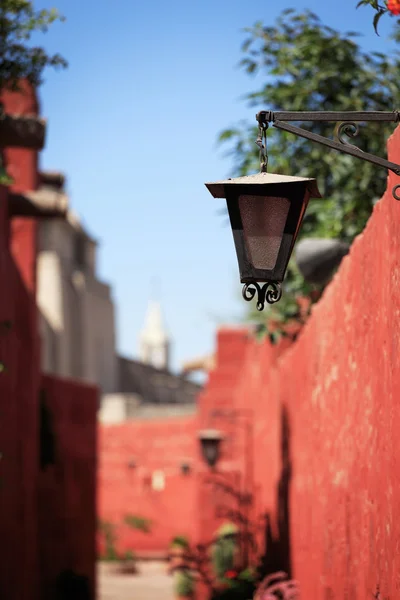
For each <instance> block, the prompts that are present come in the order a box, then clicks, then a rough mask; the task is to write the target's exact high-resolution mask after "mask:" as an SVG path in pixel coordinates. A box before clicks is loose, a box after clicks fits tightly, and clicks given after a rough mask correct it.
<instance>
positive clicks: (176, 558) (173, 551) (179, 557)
mask: <svg viewBox="0 0 400 600" xmlns="http://www.w3.org/2000/svg"><path fill="white" fill-rule="evenodd" d="M188 550H189V540H188V539H187V538H186V537H185V536H183V535H177V536H176V537H174V538H173V539H172V541H171V544H170V548H169V553H168V558H169V568H168V570H169V571H170V572H171V571H174V570H175V569H176V568H178V567H184V566H185V564H186V558H185V557H186V555H187V554H188Z"/></svg>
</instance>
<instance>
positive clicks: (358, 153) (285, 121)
mask: <svg viewBox="0 0 400 600" xmlns="http://www.w3.org/2000/svg"><path fill="white" fill-rule="evenodd" d="M256 119H257V121H258V125H259V127H260V128H262V127H264V128H265V126H266V125H267V124H268V123H271V122H272V125H273V127H276V128H277V129H281V130H282V131H287V132H288V133H293V134H294V135H297V136H299V137H302V138H305V139H307V140H310V141H312V142H316V143H317V144H321V145H322V146H327V147H328V148H331V149H332V150H336V151H338V152H341V153H344V154H349V155H350V156H354V157H355V158H360V159H361V160H364V161H367V162H370V163H372V164H374V165H377V166H378V167H383V168H384V169H388V170H389V171H392V172H393V173H395V174H396V175H400V165H399V164H397V163H393V162H391V161H389V160H386V159H384V158H381V157H379V156H375V155H374V154H370V153H369V152H364V151H363V150H361V148H358V146H354V145H353V144H350V143H349V142H348V141H346V140H345V139H344V137H343V136H344V135H346V136H347V137H350V138H353V137H356V135H357V134H358V125H357V123H363V122H365V123H368V122H374V123H378V122H382V123H384V122H386V123H387V122H392V123H399V122H400V111H398V110H394V111H393V112H383V111H363V112H359V111H348V112H346V111H345V112H340V111H315V112H302V111H297V112H296V111H295V112H288V111H282V112H272V111H267V110H262V111H260V112H259V113H258V114H257V115H256ZM293 121H298V122H301V123H304V122H306V121H310V122H314V123H315V122H323V121H324V122H333V123H334V122H336V123H338V128H337V140H331V139H329V138H326V137H324V136H322V135H319V134H317V133H313V132H312V131H309V130H308V129H303V127H298V126H295V125H291V124H290V122H293ZM265 131H266V129H265ZM399 189H400V185H396V186H395V187H394V188H393V192H392V193H393V197H394V198H395V199H396V200H400V196H399V194H398V190H399ZM260 310H262V309H260Z"/></svg>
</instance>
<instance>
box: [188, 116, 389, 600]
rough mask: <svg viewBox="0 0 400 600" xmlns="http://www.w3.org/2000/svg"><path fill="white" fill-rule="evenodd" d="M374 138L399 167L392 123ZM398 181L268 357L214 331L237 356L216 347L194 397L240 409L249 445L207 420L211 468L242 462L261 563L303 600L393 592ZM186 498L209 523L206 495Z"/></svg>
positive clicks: (267, 349)
mask: <svg viewBox="0 0 400 600" xmlns="http://www.w3.org/2000/svg"><path fill="white" fill-rule="evenodd" d="M388 146H389V155H390V160H392V161H394V162H397V163H400V128H399V129H397V131H396V132H395V134H394V135H393V136H392V138H391V139H390V140H389V145H388ZM398 183H399V179H398V177H395V176H394V175H392V174H391V175H390V176H389V181H388V190H389V191H388V192H386V194H385V195H384V197H383V199H382V200H381V201H380V202H379V203H378V204H377V205H376V206H375V209H374V211H373V215H372V217H371V219H370V221H369V223H368V225H367V227H366V229H365V231H364V232H363V234H362V235H360V236H359V237H358V238H357V239H356V240H355V242H354V244H353V246H352V249H351V252H350V254H349V256H348V257H346V258H345V259H344V260H343V263H342V265H341V268H340V270H339V272H338V274H337V275H336V277H335V279H334V281H333V282H332V284H331V285H330V286H329V287H328V288H327V290H326V291H325V293H324V295H323V298H322V299H321V300H320V302H319V303H318V305H317V306H316V307H315V309H314V311H313V315H312V317H311V318H310V320H309V322H308V324H307V326H306V327H305V328H304V330H303V332H302V334H301V336H300V338H299V339H298V341H297V342H296V343H295V344H293V345H292V346H291V347H290V348H289V349H287V348H286V349H285V351H284V352H282V349H281V348H279V347H278V348H276V347H271V346H270V344H269V342H264V343H258V342H256V341H253V340H248V341H245V340H244V339H243V337H242V339H241V340H240V334H239V333H238V332H237V331H236V332H234V331H231V332H230V333H229V332H228V331H225V332H221V333H220V334H219V337H218V346H219V347H223V346H224V345H225V344H228V343H230V344H231V347H233V346H236V348H238V346H240V345H241V346H242V350H241V351H239V354H240V352H241V358H240V360H239V364H238V363H237V362H236V361H237V358H238V356H239V354H238V353H236V357H232V356H228V355H224V353H223V352H221V353H220V352H219V353H218V354H219V358H220V360H219V363H218V364H217V367H216V370H215V371H214V372H213V373H212V374H211V377H210V382H209V385H208V387H207V389H206V390H205V392H204V394H203V395H202V399H201V402H202V409H201V415H202V420H203V422H204V423H205V422H210V418H211V417H210V412H211V411H212V409H213V407H214V406H216V405H217V406H219V405H221V404H223V405H226V404H227V403H228V404H229V403H230V405H231V407H232V409H234V410H236V411H237V410H240V411H243V410H244V411H246V414H247V415H248V418H249V419H250V418H251V417H249V415H251V414H253V417H252V426H251V428H250V429H251V436H252V439H253V448H252V450H250V451H248V449H247V450H246V447H245V445H244V440H243V432H242V429H241V428H240V426H239V424H238V423H236V425H234V424H233V423H230V422H229V419H228V418H226V419H225V421H224V420H223V419H222V418H221V419H220V421H219V423H217V424H216V423H215V422H214V425H215V426H217V427H218V428H219V429H222V430H223V431H228V430H229V428H233V431H232V430H231V431H230V433H228V436H229V439H228V444H226V445H225V453H224V457H223V458H222V460H221V462H220V465H219V469H220V470H226V471H228V472H233V471H235V472H237V470H238V469H239V470H240V472H241V473H242V476H243V473H244V471H245V469H246V468H247V470H248V471H249V470H250V473H251V478H252V479H253V483H252V485H251V489H253V490H255V491H256V501H255V505H254V506H253V509H252V510H253V518H254V519H256V518H257V517H258V516H259V515H260V514H261V513H267V514H268V516H269V519H268V521H267V524H266V526H265V527H263V528H261V527H260V529H259V533H260V538H259V541H261V542H262V543H263V545H264V553H263V554H264V556H263V564H264V569H265V571H266V572H273V571H277V570H282V569H283V570H286V571H287V572H289V573H290V574H291V575H292V576H294V577H295V578H296V579H297V580H298V581H299V582H300V587H301V592H302V597H304V598H310V599H311V598H312V600H325V599H330V600H332V599H337V600H343V599H345V598H351V599H357V598H359V599H360V600H361V599H364V598H368V597H372V595H373V594H374V593H376V590H377V585H379V586H380V590H381V595H382V598H388V599H397V598H400V577H399V573H400V552H399V540H400V508H399V507H400V479H399V472H400V436H399V435H398V431H399V430H400V404H399V402H398V400H399V398H400V368H399V360H398V356H399V351H400V318H399V317H400V203H399V202H396V201H395V200H394V199H393V197H392V195H391V189H392V187H393V185H395V184H398ZM234 365H235V366H234ZM238 373H239V375H238ZM229 379H230V383H229ZM235 457H236V458H235ZM246 461H247V466H246ZM199 498H200V499H201V500H200V503H199V506H201V505H202V504H203V506H204V504H205V503H206V502H207V503H209V504H208V507H209V510H208V512H207V516H206V517H204V518H203V520H207V521H208V523H207V527H208V531H211V530H212V529H213V527H215V525H216V522H217V520H216V519H215V515H214V516H213V511H212V510H211V504H212V502H213V499H212V498H211V497H210V496H208V498H205V491H204V490H201V489H199ZM203 510H205V509H203ZM201 518H202V517H201V516H200V519H201ZM212 519H214V521H212Z"/></svg>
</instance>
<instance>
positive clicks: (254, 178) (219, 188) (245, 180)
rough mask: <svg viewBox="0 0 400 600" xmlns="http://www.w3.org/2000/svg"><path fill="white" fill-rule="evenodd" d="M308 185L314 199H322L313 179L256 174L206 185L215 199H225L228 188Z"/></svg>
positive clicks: (274, 174)
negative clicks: (292, 184) (239, 186)
mask: <svg viewBox="0 0 400 600" xmlns="http://www.w3.org/2000/svg"><path fill="white" fill-rule="evenodd" d="M302 182H306V183H307V188H308V191H309V192H310V196H311V197H312V198H322V196H321V194H320V192H319V190H318V185H317V181H316V179H313V178H311V177H292V176H290V175H278V174H276V173H256V174H255V175H245V176H244V177H235V178H234V179H223V180H221V181H213V182H211V183H206V184H205V185H206V187H207V189H208V190H209V191H210V193H211V194H212V196H214V198H225V187H226V186H237V185H243V186H252V185H254V186H257V187H259V186H260V185H265V186H268V185H276V184H280V183H302Z"/></svg>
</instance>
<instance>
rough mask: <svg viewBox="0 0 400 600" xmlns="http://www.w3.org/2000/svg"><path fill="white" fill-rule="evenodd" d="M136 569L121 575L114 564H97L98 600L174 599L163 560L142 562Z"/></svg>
mask: <svg viewBox="0 0 400 600" xmlns="http://www.w3.org/2000/svg"><path fill="white" fill-rule="evenodd" d="M138 570H139V573H138V574H137V575H123V574H121V573H118V570H117V567H116V566H115V565H112V564H109V563H108V564H107V563H100V564H98V566H97V587H98V595H97V597H98V600H173V599H174V594H173V587H172V577H170V576H169V575H167V574H166V563H165V562H156V561H148V562H147V561H146V562H142V563H139V564H138Z"/></svg>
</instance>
